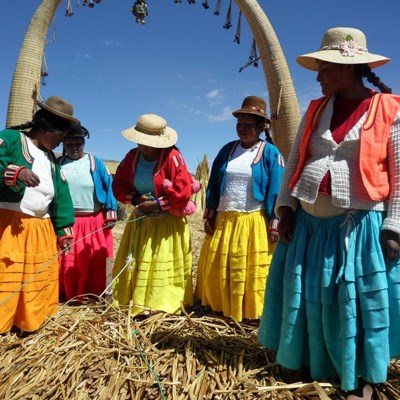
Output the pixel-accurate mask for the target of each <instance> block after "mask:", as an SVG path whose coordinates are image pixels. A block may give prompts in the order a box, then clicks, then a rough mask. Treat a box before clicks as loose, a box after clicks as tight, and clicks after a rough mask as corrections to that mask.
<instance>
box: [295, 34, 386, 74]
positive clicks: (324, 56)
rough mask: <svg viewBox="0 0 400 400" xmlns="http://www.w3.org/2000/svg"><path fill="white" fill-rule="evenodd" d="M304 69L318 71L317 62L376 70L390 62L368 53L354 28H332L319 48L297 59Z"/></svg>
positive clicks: (363, 41)
mask: <svg viewBox="0 0 400 400" xmlns="http://www.w3.org/2000/svg"><path fill="white" fill-rule="evenodd" d="M296 60H297V62H298V63H299V64H300V65H301V66H302V67H304V68H307V69H310V70H312V71H318V60H320V61H326V62H331V63H336V64H368V66H369V67H370V68H376V67H379V66H381V65H383V64H386V63H387V62H389V61H390V58H387V57H384V56H380V55H378V54H373V53H370V52H369V51H368V48H367V39H366V37H365V35H364V33H363V32H362V31H360V30H359V29H355V28H343V27H338V28H332V29H329V30H327V31H326V32H325V34H324V36H323V38H322V43H321V47H320V48H319V50H318V51H315V52H313V53H308V54H303V55H301V56H298V57H297V59H296Z"/></svg>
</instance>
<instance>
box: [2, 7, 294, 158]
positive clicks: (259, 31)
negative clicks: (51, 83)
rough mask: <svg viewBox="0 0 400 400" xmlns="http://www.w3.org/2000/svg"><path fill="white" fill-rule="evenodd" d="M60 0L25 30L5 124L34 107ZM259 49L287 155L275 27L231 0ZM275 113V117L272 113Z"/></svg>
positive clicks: (285, 78)
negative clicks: (247, 25)
mask: <svg viewBox="0 0 400 400" xmlns="http://www.w3.org/2000/svg"><path fill="white" fill-rule="evenodd" d="M61 1H62V0H42V3H41V4H40V5H39V7H38V9H37V10H36V12H35V14H34V16H33V18H32V21H31V23H30V25H29V27H28V30H27V32H26V34H25V38H24V41H23V44H22V47H21V50H20V53H19V56H18V60H17V64H16V66H15V70H14V76H13V80H12V84H11V91H10V98H9V102H8V111H7V126H12V125H17V124H21V123H24V122H26V121H29V120H30V119H31V117H32V114H33V112H34V111H35V99H36V98H37V97H38V94H39V88H40V71H41V64H42V58H43V52H44V47H45V44H46V37H47V32H48V29H49V26H50V23H51V20H52V19H53V16H54V14H55V12H56V10H57V8H58V6H59V5H60V3H61ZM235 2H236V4H237V6H238V7H239V8H240V10H241V11H242V13H243V15H244V16H245V18H246V19H247V21H248V23H249V26H250V28H251V30H252V33H253V36H254V38H255V41H256V44H257V47H258V49H259V52H260V57H261V62H262V66H263V70H264V76H265V79H266V83H267V89H268V94H269V102H270V114H271V115H272V116H273V118H272V129H273V132H274V139H275V143H276V145H277V147H278V148H279V149H280V151H281V152H282V153H283V155H284V157H285V158H287V156H288V154H289V151H290V147H291V145H292V143H293V140H294V137H295V135H296V132H297V128H298V125H299V122H300V111H299V106H298V102H297V97H296V94H295V90H294V86H293V82H292V79H291V76H290V72H289V68H288V66H287V62H286V59H285V56H284V54H283V51H282V48H281V46H280V44H279V41H278V38H277V36H276V34H275V31H274V29H273V27H272V25H271V23H270V22H269V20H268V18H267V16H266V15H265V13H264V11H263V10H262V8H261V7H260V5H259V4H258V2H257V0H235ZM274 116H275V117H274Z"/></svg>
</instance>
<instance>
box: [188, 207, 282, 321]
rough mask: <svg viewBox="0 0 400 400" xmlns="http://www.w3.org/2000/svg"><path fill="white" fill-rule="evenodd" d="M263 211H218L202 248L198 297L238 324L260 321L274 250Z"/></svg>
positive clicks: (197, 288) (198, 276) (203, 302)
mask: <svg viewBox="0 0 400 400" xmlns="http://www.w3.org/2000/svg"><path fill="white" fill-rule="evenodd" d="M267 226H268V220H267V217H266V215H265V212H264V211H255V212H250V213H245V212H237V211H225V212H219V213H218V214H217V219H216V229H215V232H214V234H213V235H206V237H205V238H204V242H203V245H202V248H201V252H200V257H199V266H198V275H197V285H196V296H197V297H198V298H199V299H200V300H201V303H202V304H203V305H207V306H210V307H211V308H212V309H213V310H214V311H219V312H223V314H224V315H225V316H227V317H229V316H231V317H233V318H235V319H236V320H237V321H242V320H243V319H244V318H252V319H257V318H260V316H261V313H262V308H263V304H264V293H265V283H266V280H267V276H268V270H269V265H270V262H271V258H272V253H273V250H274V247H275V246H274V244H272V243H269V241H268V235H267Z"/></svg>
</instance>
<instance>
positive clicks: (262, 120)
mask: <svg viewBox="0 0 400 400" xmlns="http://www.w3.org/2000/svg"><path fill="white" fill-rule="evenodd" d="M254 117H255V119H256V121H257V124H259V123H265V118H264V117H262V116H261V115H254ZM264 134H265V140H266V141H267V142H268V143H271V144H274V142H273V140H272V137H271V134H270V132H269V128H267V129H264Z"/></svg>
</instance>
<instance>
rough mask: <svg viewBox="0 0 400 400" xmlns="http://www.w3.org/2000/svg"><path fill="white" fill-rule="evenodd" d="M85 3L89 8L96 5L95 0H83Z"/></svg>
mask: <svg viewBox="0 0 400 400" xmlns="http://www.w3.org/2000/svg"><path fill="white" fill-rule="evenodd" d="M83 5H84V6H88V7H89V8H93V7H94V1H93V0H83Z"/></svg>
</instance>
